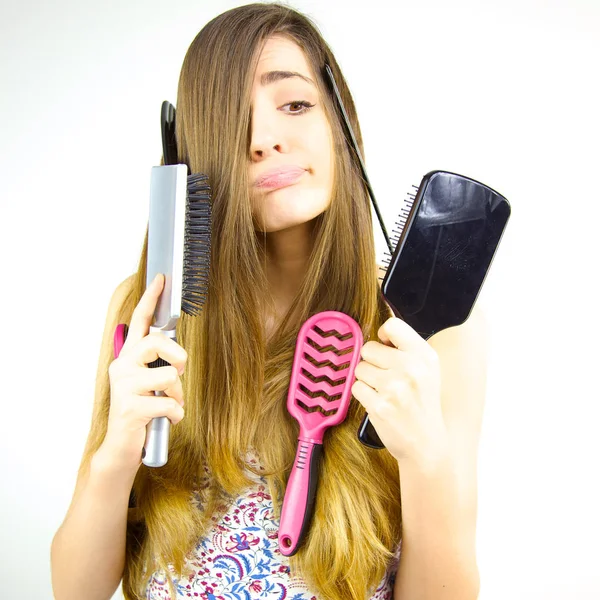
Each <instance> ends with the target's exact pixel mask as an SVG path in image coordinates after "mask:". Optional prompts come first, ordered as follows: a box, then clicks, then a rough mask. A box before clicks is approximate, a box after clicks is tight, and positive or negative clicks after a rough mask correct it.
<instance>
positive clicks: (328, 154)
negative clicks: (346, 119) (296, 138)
mask: <svg viewBox="0 0 600 600" xmlns="http://www.w3.org/2000/svg"><path fill="white" fill-rule="evenodd" d="M306 134H307V135H306V139H307V141H308V143H309V147H310V153H311V156H312V167H313V169H314V172H315V178H316V179H317V180H318V182H319V183H320V184H321V185H325V186H327V187H330V186H331V183H332V181H333V165H334V161H333V137H332V134H331V129H330V127H329V123H328V122H327V120H326V119H325V118H324V117H323V119H320V120H319V121H318V122H315V123H313V125H312V126H311V127H309V128H308V129H307V130H306Z"/></svg>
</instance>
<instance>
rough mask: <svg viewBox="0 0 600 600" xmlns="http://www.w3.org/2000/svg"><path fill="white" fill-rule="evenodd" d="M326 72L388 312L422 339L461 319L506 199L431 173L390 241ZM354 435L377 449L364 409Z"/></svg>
mask: <svg viewBox="0 0 600 600" xmlns="http://www.w3.org/2000/svg"><path fill="white" fill-rule="evenodd" d="M325 73H326V76H327V78H328V80H329V82H330V84H331V88H332V90H333V93H334V96H335V98H336V100H337V103H338V106H339V108H340V112H341V114H342V118H343V119H342V120H343V121H344V122H345V125H346V133H347V137H348V140H349V145H350V147H351V148H353V149H354V152H355V153H356V157H357V160H358V163H359V166H360V169H361V172H362V175H363V178H364V180H365V183H366V186H367V190H368V193H369V195H370V198H371V201H372V203H373V206H374V208H375V212H376V214H377V218H378V219H379V224H380V226H381V230H382V232H383V235H384V237H385V240H386V243H387V246H388V248H389V252H390V257H389V259H388V260H387V262H388V263H389V266H388V268H387V271H386V274H385V276H384V277H383V282H382V284H381V292H382V294H383V297H384V298H385V300H386V302H387V303H388V304H389V306H390V307H391V309H392V311H393V313H394V314H395V315H396V317H398V318H401V319H402V320H404V321H405V322H406V323H408V324H409V325H410V326H411V327H412V328H413V329H414V330H415V331H417V332H418V333H419V334H420V335H421V337H423V339H428V338H430V337H431V336H432V335H434V334H435V333H437V332H439V331H442V330H443V329H447V328H448V327H453V326H456V325H460V324H461V323H464V322H465V321H466V319H467V318H468V316H469V314H470V313H471V310H472V308H473V305H474V304H475V300H476V299H477V296H478V295H479V291H480V289H481V286H482V285H483V281H484V279H485V276H486V274H487V272H488V270H489V268H490V265H491V263H492V259H493V258H494V254H495V252H496V249H497V248H498V244H499V243H500V239H501V237H502V233H503V232H504V228H505V226H506V223H507V221H508V218H509V216H510V205H509V203H508V201H507V200H506V198H504V197H503V196H501V195H500V194H499V193H498V192H496V191H494V190H493V189H492V188H490V187H488V186H486V185H484V184H482V183H479V182H478V181H475V180H474V179H470V178H468V177H464V176H462V175H458V174H456V173H449V172H446V171H431V172H429V173H427V175H425V177H423V179H422V181H421V184H420V185H419V187H416V186H413V187H414V188H415V190H416V192H415V193H412V194H409V199H408V201H407V205H406V206H405V207H404V208H403V209H402V210H401V211H400V218H399V220H398V223H397V225H396V230H395V232H394V233H395V237H394V238H393V239H392V241H393V242H394V244H395V247H393V246H392V241H390V239H389V237H388V235H387V231H386V229H385V226H384V223H383V220H382V218H381V214H380V212H379V209H378V208H377V203H376V201H375V196H374V194H373V190H372V188H371V185H370V183H369V179H368V177H367V173H366V169H365V166H364V162H363V160H362V157H361V155H360V151H359V148H358V144H357V143H356V138H355V136H354V133H353V131H352V126H351V125H350V122H349V119H348V116H347V114H346V111H345V109H344V106H343V104H342V99H341V97H340V94H339V91H338V89H337V86H336V84H335V81H334V80H333V74H332V72H331V69H330V68H329V66H327V65H326V66H325ZM358 438H359V440H360V441H361V442H362V443H363V444H365V445H366V446H369V447H371V448H383V447H384V445H383V444H382V442H381V440H380V439H379V436H378V435H377V432H376V431H375V429H374V428H373V426H372V425H371V423H370V421H369V416H368V415H365V417H364V419H363V421H362V423H361V425H360V427H359V431H358Z"/></svg>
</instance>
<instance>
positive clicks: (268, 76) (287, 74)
mask: <svg viewBox="0 0 600 600" xmlns="http://www.w3.org/2000/svg"><path fill="white" fill-rule="evenodd" d="M292 77H300V79H303V80H304V81H306V82H307V83H310V84H311V85H315V82H314V81H313V80H312V79H310V78H309V77H306V75H301V74H300V73H297V72H296V71H267V72H266V73H263V74H262V75H261V77H260V83H261V85H269V84H270V83H275V82H277V81H281V80H282V79H291V78H292ZM315 87H317V86H316V85H315Z"/></svg>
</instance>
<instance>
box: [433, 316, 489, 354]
mask: <svg viewBox="0 0 600 600" xmlns="http://www.w3.org/2000/svg"><path fill="white" fill-rule="evenodd" d="M487 337H488V325H487V320H486V316H485V312H484V309H483V308H482V307H481V306H479V305H478V304H475V306H474V307H473V309H472V310H471V314H470V315H469V318H468V319H467V320H466V321H465V322H464V323H463V324H462V325H457V326H456V327H449V328H448V329H444V330H443V331H440V332H439V333H436V334H435V335H434V336H432V337H431V338H429V340H428V342H429V345H430V346H432V347H433V348H434V349H435V350H436V352H438V354H439V353H440V352H441V353H444V354H445V353H450V352H451V353H452V354H456V353H459V354H460V355H464V356H465V357H466V358H473V356H472V355H473V353H478V354H480V355H481V353H483V354H484V355H486V354H487Z"/></svg>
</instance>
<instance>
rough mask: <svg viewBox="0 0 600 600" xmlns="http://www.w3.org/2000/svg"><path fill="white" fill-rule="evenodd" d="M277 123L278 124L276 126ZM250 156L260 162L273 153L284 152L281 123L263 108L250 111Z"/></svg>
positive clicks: (254, 160)
mask: <svg viewBox="0 0 600 600" xmlns="http://www.w3.org/2000/svg"><path fill="white" fill-rule="evenodd" d="M278 125H279V126H278ZM251 128H252V130H251V135H250V157H251V159H252V161H253V162H261V161H263V160H265V159H266V158H268V157H270V156H272V155H273V154H277V153H281V152H285V144H284V142H283V131H282V128H281V123H280V122H279V123H278V122H277V119H276V118H275V115H272V114H268V111H265V110H264V108H262V109H260V108H259V109H258V110H256V109H255V110H253V111H252V122H251Z"/></svg>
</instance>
